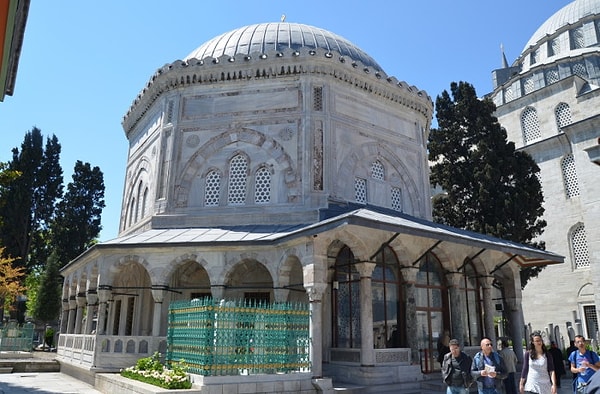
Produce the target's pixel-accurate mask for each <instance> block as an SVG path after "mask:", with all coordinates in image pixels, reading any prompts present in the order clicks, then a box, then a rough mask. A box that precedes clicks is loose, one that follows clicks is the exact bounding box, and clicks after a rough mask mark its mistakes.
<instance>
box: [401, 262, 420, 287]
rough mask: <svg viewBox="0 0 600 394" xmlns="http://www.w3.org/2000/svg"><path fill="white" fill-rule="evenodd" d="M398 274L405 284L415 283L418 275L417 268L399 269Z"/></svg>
mask: <svg viewBox="0 0 600 394" xmlns="http://www.w3.org/2000/svg"><path fill="white" fill-rule="evenodd" d="M400 272H401V273H402V276H403V278H404V281H405V282H409V283H415V282H416V281H417V274H418V273H419V267H413V266H410V267H407V266H405V267H400Z"/></svg>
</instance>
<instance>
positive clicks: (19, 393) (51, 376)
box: [0, 372, 102, 394]
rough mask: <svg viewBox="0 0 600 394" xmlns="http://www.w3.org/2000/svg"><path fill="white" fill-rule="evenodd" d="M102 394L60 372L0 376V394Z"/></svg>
mask: <svg viewBox="0 0 600 394" xmlns="http://www.w3.org/2000/svg"><path fill="white" fill-rule="evenodd" d="M59 393H60V394H102V393H101V392H100V391H98V390H96V389H94V387H92V386H90V385H89V384H87V383H84V382H82V381H80V380H77V379H75V378H73V377H72V376H69V375H66V374H63V373H60V372H41V373H11V374H0V394H59Z"/></svg>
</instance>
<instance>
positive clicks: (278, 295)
mask: <svg viewBox="0 0 600 394" xmlns="http://www.w3.org/2000/svg"><path fill="white" fill-rule="evenodd" d="M273 294H274V296H275V302H287V300H288V297H289V295H290V290H289V289H281V288H279V289H273Z"/></svg>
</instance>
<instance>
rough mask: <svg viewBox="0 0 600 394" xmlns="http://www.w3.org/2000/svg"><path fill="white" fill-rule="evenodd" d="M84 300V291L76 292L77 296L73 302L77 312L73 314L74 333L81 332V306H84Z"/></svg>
mask: <svg viewBox="0 0 600 394" xmlns="http://www.w3.org/2000/svg"><path fill="white" fill-rule="evenodd" d="M85 301H86V297H85V293H79V294H77V297H76V298H75V302H76V304H77V312H76V315H75V329H74V333H75V334H81V325H82V323H83V308H85Z"/></svg>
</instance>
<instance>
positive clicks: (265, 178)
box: [254, 167, 271, 204]
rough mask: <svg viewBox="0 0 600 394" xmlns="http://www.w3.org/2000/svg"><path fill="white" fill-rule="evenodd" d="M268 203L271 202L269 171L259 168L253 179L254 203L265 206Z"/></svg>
mask: <svg viewBox="0 0 600 394" xmlns="http://www.w3.org/2000/svg"><path fill="white" fill-rule="evenodd" d="M269 201H271V171H269V169H268V168H266V167H261V168H259V169H258V171H256V175H255V177H254V202H255V203H256V204H267V203H268V202H269Z"/></svg>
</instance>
